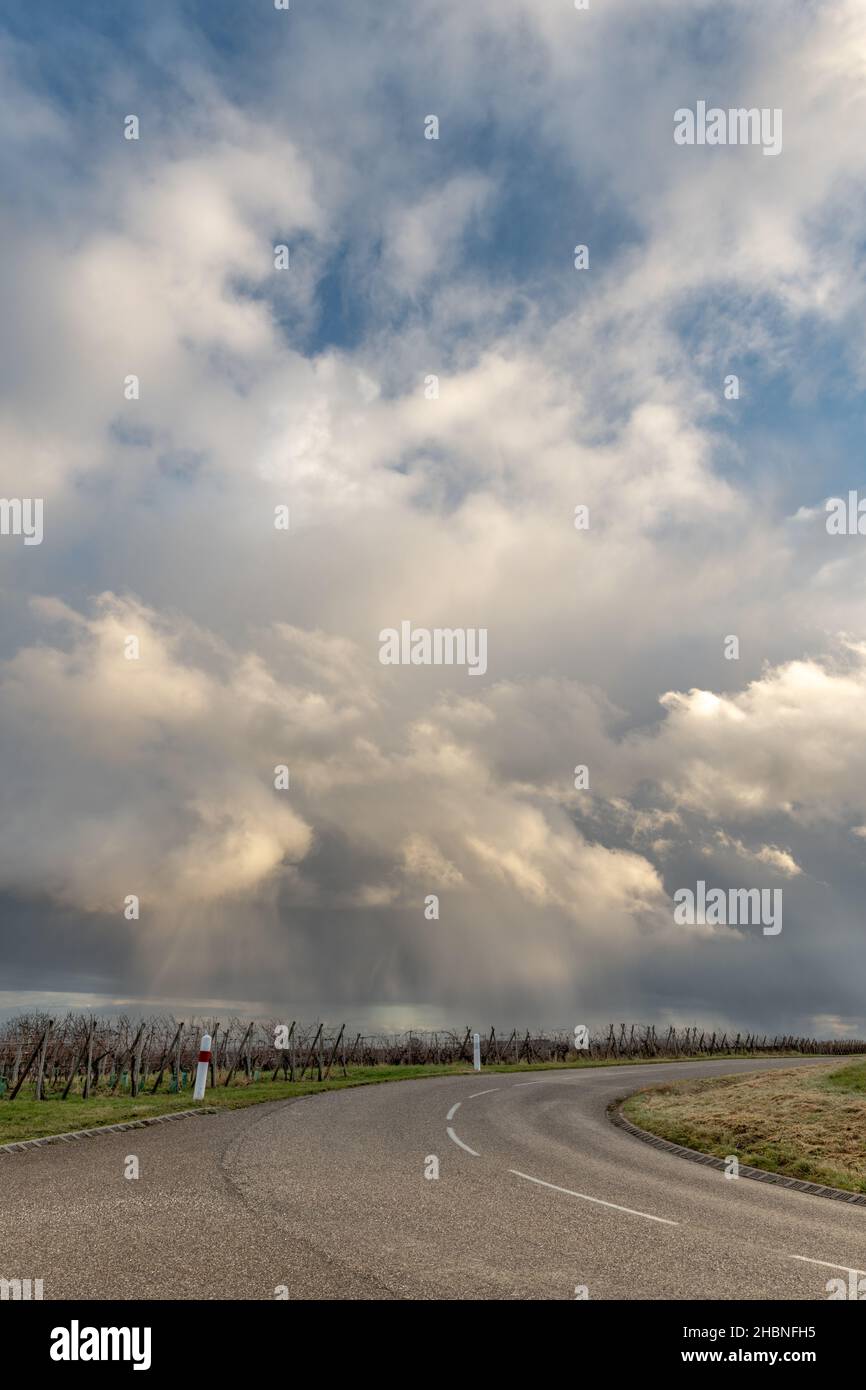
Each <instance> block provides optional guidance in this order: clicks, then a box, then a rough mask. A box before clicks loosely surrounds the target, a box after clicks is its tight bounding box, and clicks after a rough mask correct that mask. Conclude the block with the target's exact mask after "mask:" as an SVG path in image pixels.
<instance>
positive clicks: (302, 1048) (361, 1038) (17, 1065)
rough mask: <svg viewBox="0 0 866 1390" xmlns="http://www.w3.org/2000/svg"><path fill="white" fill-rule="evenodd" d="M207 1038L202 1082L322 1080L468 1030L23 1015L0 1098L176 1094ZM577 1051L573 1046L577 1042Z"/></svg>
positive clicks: (445, 1049)
mask: <svg viewBox="0 0 866 1390" xmlns="http://www.w3.org/2000/svg"><path fill="white" fill-rule="evenodd" d="M204 1033H209V1034H210V1036H211V1038H212V1046H211V1052H212V1061H211V1075H210V1082H211V1084H212V1085H214V1086H230V1085H246V1084H249V1083H250V1082H253V1081H260V1080H262V1079H263V1078H268V1077H271V1078H273V1080H276V1079H277V1078H278V1077H279V1076H282V1077H285V1078H286V1079H288V1080H293V1081H294V1080H303V1079H304V1078H305V1077H308V1078H314V1079H317V1080H322V1079H324V1078H326V1077H328V1076H330V1075H331V1074H333V1073H335V1071H336V1074H342V1075H346V1074H347V1072H348V1069H349V1068H350V1067H375V1066H404V1065H405V1066H426V1065H436V1064H439V1065H454V1064H457V1063H460V1062H471V1061H472V1049H473V1036H472V1029H470V1028H468V1027H467V1028H465V1029H460V1030H456V1031H455V1030H452V1029H444V1030H441V1031H438V1032H415V1031H411V1030H410V1031H409V1032H406V1033H397V1034H375V1035H367V1034H361V1033H352V1034H349V1033H348V1032H347V1030H346V1026H345V1025H343V1026H342V1027H339V1028H337V1027H329V1026H328V1025H325V1024H321V1023H316V1024H301V1023H299V1022H298V1021H297V1020H295V1021H289V1020H287V1019H268V1020H264V1019H258V1020H255V1019H254V1020H251V1021H250V1022H247V1021H246V1020H243V1019H238V1018H233V1019H231V1020H229V1021H227V1022H226V1021H217V1020H210V1021H209V1020H207V1019H190V1020H180V1021H178V1020H176V1019H174V1018H171V1017H168V1016H164V1015H162V1016H159V1017H152V1018H146V1019H140V1018H136V1019H131V1018H129V1017H126V1016H112V1017H111V1018H97V1017H93V1016H91V1017H86V1016H83V1015H81V1014H69V1015H67V1017H66V1018H65V1019H63V1020H60V1021H58V1020H55V1019H51V1018H49V1017H48V1015H43V1014H28V1015H22V1016H19V1017H17V1018H14V1019H11V1020H8V1021H7V1022H5V1023H3V1024H0V1097H2V1098H3V1099H6V1100H14V1099H15V1097H16V1096H17V1095H18V1094H19V1092H21V1091H22V1089H24V1088H25V1087H26V1088H27V1093H28V1094H35V1095H36V1096H37V1098H39V1097H41V1098H47V1097H48V1096H51V1097H52V1098H56V1097H57V1096H68V1095H70V1094H74V1095H76V1096H84V1097H88V1096H91V1095H94V1094H97V1093H98V1094H101V1095H105V1094H106V1093H108V1094H111V1093H119V1092H124V1093H131V1094H132V1095H138V1094H141V1093H143V1092H144V1091H148V1092H155V1091H158V1090H159V1089H160V1088H161V1087H164V1088H165V1089H166V1090H169V1091H177V1090H184V1089H186V1087H187V1086H188V1085H189V1084H190V1079H191V1076H192V1074H193V1072H194V1069H195V1064H196V1060H197V1058H198V1053H199V1045H200V1042H201V1038H202V1035H203V1034H204ZM578 1044H579V1045H578ZM862 1052H866V1041H862V1040H852V1039H846V1040H844V1041H840V1040H839V1039H832V1040H820V1039H818V1038H803V1037H795V1036H793V1035H785V1036H781V1035H778V1034H777V1035H775V1036H770V1035H768V1034H759V1033H746V1034H743V1033H737V1034H736V1035H733V1034H728V1033H719V1032H717V1031H713V1032H710V1031H708V1030H706V1029H700V1030H699V1029H698V1028H697V1027H691V1028H681V1029H677V1028H673V1027H671V1028H667V1029H662V1030H657V1029H656V1028H655V1027H654V1026H641V1025H638V1024H631V1025H627V1024H625V1023H621V1024H619V1025H617V1026H614V1025H613V1024H610V1025H609V1026H608V1028H607V1029H606V1030H602V1031H600V1032H597V1033H593V1032H591V1031H586V1030H584V1032H583V1033H581V1032H580V1030H575V1034H571V1033H568V1032H565V1031H561V1030H560V1031H550V1032H541V1033H535V1032H531V1031H523V1032H519V1031H518V1030H517V1029H512V1030H511V1032H510V1033H505V1032H502V1033H500V1034H499V1035H497V1033H496V1030H495V1028H491V1029H490V1031H489V1032H485V1033H484V1034H482V1035H481V1062H482V1065H488V1066H489V1065H493V1064H501V1063H516V1064H519V1063H527V1064H528V1063H545V1062H548V1063H549V1062H560V1063H564V1062H574V1061H576V1060H579V1059H581V1058H595V1059H604V1058H607V1059H613V1058H630V1057H633V1058H650V1057H703V1056H712V1055H718V1054H724V1055H730V1054H731V1053H737V1054H742V1055H746V1056H748V1055H753V1054H755V1055H757V1054H761V1053H770V1054H772V1053H779V1054H782V1055H792V1054H794V1055H796V1054H805V1055H809V1054H812V1055H814V1054H826V1055H828V1056H847V1055H849V1054H853V1053H862Z"/></svg>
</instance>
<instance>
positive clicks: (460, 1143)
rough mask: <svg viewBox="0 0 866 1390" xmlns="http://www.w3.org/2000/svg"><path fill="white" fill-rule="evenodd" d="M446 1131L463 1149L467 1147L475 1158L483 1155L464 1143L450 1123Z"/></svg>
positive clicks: (468, 1151) (453, 1141)
mask: <svg viewBox="0 0 866 1390" xmlns="http://www.w3.org/2000/svg"><path fill="white" fill-rule="evenodd" d="M445 1133H446V1134H447V1135H448V1138H449V1139H450V1140H451V1142H452V1143H454V1144H458V1145H459V1146H460V1148H461V1149H465V1150H466V1152H467V1153H468V1154H471V1155H472V1157H473V1158H480V1157H481V1155H480V1154H479V1153H476V1152H475V1150H474V1149H470V1147H469V1145H468V1144H464V1143H463V1140H462V1139H461V1138H460V1137H459V1135H457V1134H455V1133H454V1130H453V1129H452V1128H451V1126H450V1125H449V1126H448V1128H447V1129H446V1131H445Z"/></svg>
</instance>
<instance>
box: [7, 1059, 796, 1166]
mask: <svg viewBox="0 0 866 1390" xmlns="http://www.w3.org/2000/svg"><path fill="white" fill-rule="evenodd" d="M747 1055H749V1054H746V1053H733V1052H730V1053H719V1054H716V1055H715V1056H714V1060H724V1059H725V1057H738V1056H739V1057H745V1056H747ZM751 1055H754V1054H751ZM774 1055H776V1056H778V1053H777V1054H774ZM687 1060H689V1059H688V1058H676V1057H638V1058H636V1057H623V1058H617V1057H599V1058H591V1057H590V1058H583V1059H581V1060H578V1061H573V1062H531V1063H526V1062H521V1063H516V1064H515V1063H508V1062H497V1063H493V1064H492V1065H490V1066H485V1067H484V1071H485V1072H487V1073H489V1072H512V1071H526V1072H534V1071H574V1070H576V1069H580V1068H581V1067H615V1066H635V1065H644V1064H646V1065H653V1064H657V1063H659V1062H671V1063H675V1062H677V1061H687ZM348 1072H349V1075H348V1076H346V1077H343V1076H338V1077H332V1078H331V1079H329V1080H328V1081H270V1080H267V1081H257V1082H252V1083H248V1082H246V1081H245V1079H244V1080H242V1081H239V1082H236V1083H235V1084H234V1085H232V1086H229V1087H226V1086H217V1087H215V1088H210V1087H209V1088H208V1091H207V1094H206V1097H205V1103H206V1104H207V1105H215V1106H218V1107H219V1109H221V1110H236V1109H239V1108H240V1107H241V1106H245V1105H261V1104H262V1103H263V1102H265V1101H273V1100H288V1099H292V1098H293V1097H295V1096H311V1095H316V1094H317V1093H318V1092H319V1091H340V1090H344V1089H345V1088H346V1087H347V1086H370V1085H376V1084H377V1083H380V1082H385V1081H409V1080H418V1079H419V1078H422V1077H426V1076H465V1075H470V1074H471V1072H472V1068H471V1067H470V1066H469V1065H468V1064H467V1063H459V1064H457V1065H437V1064H435V1063H431V1064H429V1065H420V1066H399V1067H397V1066H394V1067H392V1066H380V1067H349V1068H348ZM152 1082H153V1078H151V1080H150V1082H148V1083H146V1086H145V1088H144V1089H145V1093H144V1094H141V1095H138V1096H137V1097H135V1099H133V1098H132V1097H131V1096H130V1095H128V1094H127V1095H114V1096H109V1095H106V1094H104V1093H99V1094H96V1095H93V1096H91V1098H90V1099H89V1100H82V1098H81V1096H80V1095H75V1094H70V1096H69V1099H68V1100H61V1099H60V1098H59V1097H49V1098H48V1099H47V1100H41V1101H39V1100H34V1099H33V1094H32V1089H31V1090H30V1091H28V1090H27V1088H26V1087H22V1090H21V1091H20V1092H19V1094H18V1096H17V1097H16V1099H15V1100H14V1101H9V1100H8V1099H7V1098H6V1097H3V1098H2V1099H0V1144H10V1143H16V1142H20V1141H21V1140H23V1139H43V1138H45V1137H46V1136H47V1135H49V1134H66V1133H68V1132H69V1131H71V1130H76V1129H93V1128H94V1127H95V1126H97V1125H114V1124H122V1123H124V1122H125V1121H128V1120H143V1119H146V1118H147V1117H148V1116H150V1115H165V1114H167V1113H169V1112H170V1111H172V1110H189V1109H190V1108H191V1107H192V1106H193V1104H194V1102H193V1099H192V1088H191V1087H188V1088H187V1089H186V1090H184V1091H181V1092H180V1093H179V1094H176V1095H170V1094H169V1093H168V1092H167V1091H166V1090H162V1091H158V1092H157V1094H156V1095H155V1096H152V1095H148V1094H147V1093H146V1092H147V1086H148V1085H150V1084H152ZM635 1123H638V1122H637V1121H635Z"/></svg>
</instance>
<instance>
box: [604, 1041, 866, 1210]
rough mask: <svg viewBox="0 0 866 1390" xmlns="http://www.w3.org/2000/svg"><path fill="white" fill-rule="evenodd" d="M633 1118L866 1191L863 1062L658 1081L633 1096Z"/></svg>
mask: <svg viewBox="0 0 866 1390" xmlns="http://www.w3.org/2000/svg"><path fill="white" fill-rule="evenodd" d="M623 1112H624V1114H625V1115H626V1116H627V1118H628V1119H630V1120H631V1121H632V1123H633V1124H636V1125H639V1126H640V1127H641V1129H647V1130H650V1131H651V1132H652V1133H653V1134H658V1135H661V1136H662V1137H663V1138H665V1139H670V1140H672V1141H673V1142H674V1143H675V1144H684V1145H686V1146H687V1147H688V1148H691V1149H699V1150H700V1151H701V1152H702V1153H711V1154H715V1155H716V1156H717V1157H719V1158H725V1157H727V1155H728V1154H736V1155H737V1157H738V1158H739V1160H740V1162H741V1163H745V1164H749V1165H751V1166H752V1167H754V1168H765V1169H768V1170H769V1171H771V1172H774V1173H784V1174H786V1175H787V1176H789V1177H793V1178H803V1179H805V1180H806V1181H809V1182H818V1183H824V1184H826V1185H827V1186H829V1187H843V1188H846V1189H849V1190H851V1191H853V1192H866V1064H864V1063H863V1062H862V1061H858V1062H853V1063H849V1064H848V1065H847V1066H845V1067H842V1068H840V1067H839V1063H838V1061H833V1062H828V1063H827V1064H826V1065H824V1066H821V1065H817V1066H815V1067H809V1068H805V1067H804V1068H800V1069H797V1070H796V1071H775V1072H764V1073H756V1074H751V1075H746V1076H732V1077H719V1078H715V1077H714V1078H712V1079H707V1080H702V1081H679V1082H673V1083H671V1084H670V1085H665V1086H654V1087H651V1088H648V1089H646V1090H644V1091H639V1092H638V1093H637V1094H636V1095H634V1096H631V1097H629V1099H628V1100H627V1101H626V1103H625V1105H624V1106H623Z"/></svg>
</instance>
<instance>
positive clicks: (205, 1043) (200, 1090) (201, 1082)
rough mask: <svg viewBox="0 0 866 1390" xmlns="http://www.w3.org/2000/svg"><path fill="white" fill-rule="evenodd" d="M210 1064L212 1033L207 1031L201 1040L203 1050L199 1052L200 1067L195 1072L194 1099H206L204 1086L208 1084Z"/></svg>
mask: <svg viewBox="0 0 866 1390" xmlns="http://www.w3.org/2000/svg"><path fill="white" fill-rule="evenodd" d="M209 1066H210V1033H205V1035H204V1037H203V1038H202V1040H201V1051H200V1052H199V1054H198V1067H197V1068H196V1073H195V1090H194V1091H193V1095H192V1098H193V1100H204V1088H205V1086H206V1085H207V1071H208V1067H209Z"/></svg>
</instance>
